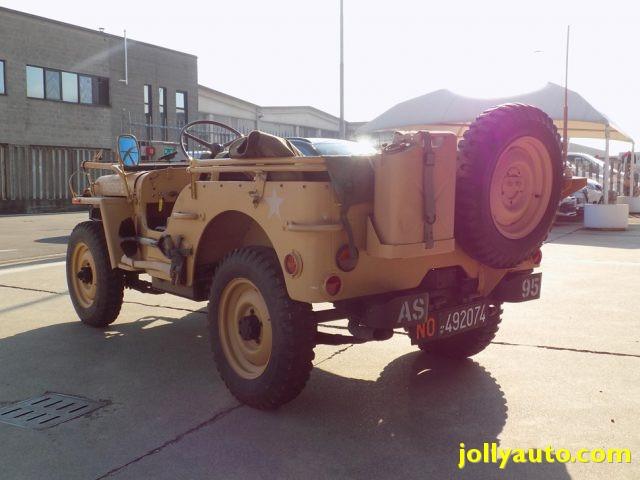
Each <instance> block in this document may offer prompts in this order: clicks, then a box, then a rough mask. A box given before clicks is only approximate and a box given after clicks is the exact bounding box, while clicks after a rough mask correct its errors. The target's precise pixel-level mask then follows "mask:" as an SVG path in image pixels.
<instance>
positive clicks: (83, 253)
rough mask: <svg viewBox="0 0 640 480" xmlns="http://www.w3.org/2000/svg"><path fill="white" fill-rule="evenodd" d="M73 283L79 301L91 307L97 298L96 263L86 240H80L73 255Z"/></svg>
mask: <svg viewBox="0 0 640 480" xmlns="http://www.w3.org/2000/svg"><path fill="white" fill-rule="evenodd" d="M71 283H72V285H73V290H74V292H75V294H76V299H77V300H78V303H79V304H80V305H81V306H82V307H84V308H89V307H90V306H91V305H93V302H94V300H95V298H96V290H97V281H96V264H95V261H94V259H93V255H92V254H91V250H89V247H88V246H87V244H86V243H84V242H78V243H77V244H76V246H75V247H74V249H73V255H72V257H71Z"/></svg>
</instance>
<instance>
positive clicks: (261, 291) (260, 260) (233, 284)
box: [209, 247, 316, 409]
mask: <svg viewBox="0 0 640 480" xmlns="http://www.w3.org/2000/svg"><path fill="white" fill-rule="evenodd" d="M309 313H310V305H309V304H306V303H301V302H296V301H293V300H291V299H290V298H289V295H288V294H287V290H286V288H285V284H284V278H283V276H282V270H281V268H280V265H279V263H278V259H277V256H276V255H275V253H274V252H273V251H272V250H269V249H266V248H261V247H251V248H243V249H239V250H235V251H234V252H232V253H231V254H229V255H227V256H226V257H225V258H224V259H223V260H222V262H221V263H220V265H219V266H218V268H217V270H216V272H215V275H214V278H213V282H212V286H211V294H210V298H209V330H210V335H211V344H212V349H213V354H214V359H215V361H216V365H217V367H218V371H219V372H220V376H221V377H222V379H223V381H224V382H225V384H226V385H227V388H229V390H230V391H231V393H232V394H233V395H234V396H235V397H236V398H237V399H238V400H240V401H241V402H242V403H245V404H246V405H249V406H251V407H254V408H259V409H275V408H278V407H279V406H281V405H283V404H285V403H287V402H289V401H291V400H292V399H294V398H295V397H296V396H297V395H298V394H299V393H300V392H301V391H302V389H303V388H304V385H305V383H306V382H307V380H308V378H309V373H310V372H311V368H312V363H311V362H312V360H313V358H314V353H313V348H314V347H315V332H316V327H315V324H314V323H313V322H312V321H311V318H310V315H309Z"/></svg>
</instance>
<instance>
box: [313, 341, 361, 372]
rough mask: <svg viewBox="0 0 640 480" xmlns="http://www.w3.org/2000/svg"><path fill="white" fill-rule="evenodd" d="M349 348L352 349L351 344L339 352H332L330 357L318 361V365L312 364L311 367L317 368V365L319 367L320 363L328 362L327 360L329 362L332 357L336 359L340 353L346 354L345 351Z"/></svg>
mask: <svg viewBox="0 0 640 480" xmlns="http://www.w3.org/2000/svg"><path fill="white" fill-rule="evenodd" d="M351 347H353V344H351V345H347V346H346V347H344V348H341V349H340V350H336V351H335V352H333V353H332V354H331V355H329V356H328V357H327V358H325V359H323V360H320V361H319V362H318V363H314V364H313V366H314V367H317V366H318V365H320V364H321V363H324V362H328V361H329V360H331V359H332V358H334V357H337V356H338V355H340V354H341V353H343V352H346V351H347V350H349V349H350V348H351Z"/></svg>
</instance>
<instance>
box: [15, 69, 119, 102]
mask: <svg viewBox="0 0 640 480" xmlns="http://www.w3.org/2000/svg"><path fill="white" fill-rule="evenodd" d="M28 67H32V68H39V69H41V70H42V85H43V89H44V90H43V96H42V97H31V96H29V94H28V93H27V98H28V99H31V100H45V101H48V102H59V103H66V104H69V105H82V106H85V107H108V108H111V83H110V82H109V77H102V76H100V75H92V74H90V73H79V72H71V71H69V70H61V69H59V68H49V67H41V66H40V65H33V64H30V63H27V64H26V65H25V87H26V69H27V68H28ZM47 71H50V72H57V73H58V77H59V78H60V99H55V98H47V73H46V72H47ZM64 73H67V74H69V75H75V76H76V94H77V100H76V101H75V102H72V101H70V100H64V86H63V81H62V75H63V74H64ZM80 77H88V78H90V79H91V103H84V102H81V101H80ZM100 79H104V80H106V85H107V88H108V90H109V91H108V92H107V93H108V95H107V99H108V101H107V103H106V104H103V103H95V102H94V99H96V98H98V99H99V98H100V96H99V95H96V92H95V88H94V87H95V85H96V84H97V83H99V80H100Z"/></svg>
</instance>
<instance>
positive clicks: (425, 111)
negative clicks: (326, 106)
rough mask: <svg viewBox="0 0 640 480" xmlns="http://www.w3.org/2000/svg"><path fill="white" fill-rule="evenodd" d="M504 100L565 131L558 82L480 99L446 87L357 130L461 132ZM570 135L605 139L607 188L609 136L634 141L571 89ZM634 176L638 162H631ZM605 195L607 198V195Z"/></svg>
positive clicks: (562, 98) (606, 184) (409, 101)
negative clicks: (542, 116)
mask: <svg viewBox="0 0 640 480" xmlns="http://www.w3.org/2000/svg"><path fill="white" fill-rule="evenodd" d="M503 103H526V104H529V105H534V106H536V107H538V108H540V109H541V110H543V111H544V112H546V113H547V115H549V116H550V117H551V118H552V119H553V121H554V123H555V124H556V126H557V127H558V129H559V130H560V131H562V126H563V105H564V87H561V86H560V85H556V84H554V83H547V85H546V86H545V87H544V88H542V89H540V90H536V91H535V92H530V93H524V94H521V95H514V96H511V97H503V98H492V99H484V98H483V99H480V98H470V97H465V96H462V95H458V94H456V93H454V92H451V91H449V90H446V89H442V90H436V91H434V92H431V93H427V94H426V95H422V96H420V97H416V98H412V99H411V100H406V101H404V102H402V103H399V104H397V105H396V106H394V107H391V108H390V109H389V110H387V111H386V112H384V113H383V114H382V115H379V116H378V117H376V118H374V119H373V120H371V121H370V122H368V123H366V124H365V125H363V126H362V127H360V128H359V129H358V130H357V134H362V135H366V134H376V133H382V132H389V131H394V130H417V129H425V130H448V131H452V132H455V133H456V134H457V135H458V136H461V135H462V134H463V133H464V131H465V130H466V129H467V127H468V126H469V124H470V123H471V122H472V121H473V120H474V119H475V118H476V117H477V116H478V115H479V114H480V113H482V112H483V111H484V110H486V109H488V108H490V107H493V106H496V105H500V104H503ZM568 105H569V121H568V126H567V127H568V135H567V136H568V137H569V138H601V139H604V140H605V165H606V168H605V179H604V180H605V182H604V183H605V185H604V188H605V190H606V189H607V188H608V167H609V140H621V141H625V142H630V143H632V144H633V140H632V139H631V137H629V136H628V135H627V134H625V133H624V132H623V131H622V130H620V129H619V128H618V127H617V126H616V125H615V124H614V123H613V122H612V121H611V120H610V119H609V118H608V117H607V116H606V115H604V114H603V113H601V112H599V111H598V110H596V109H595V108H594V107H593V106H592V105H591V104H590V103H589V102H587V101H586V100H585V99H584V98H583V97H582V96H581V95H580V94H578V93H576V92H573V91H571V90H569V92H568ZM632 151H633V147H632ZM630 169H631V178H633V174H634V171H633V169H634V165H633V162H631V165H630ZM605 198H607V197H606V196H605Z"/></svg>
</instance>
